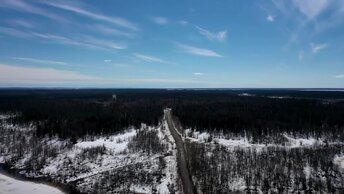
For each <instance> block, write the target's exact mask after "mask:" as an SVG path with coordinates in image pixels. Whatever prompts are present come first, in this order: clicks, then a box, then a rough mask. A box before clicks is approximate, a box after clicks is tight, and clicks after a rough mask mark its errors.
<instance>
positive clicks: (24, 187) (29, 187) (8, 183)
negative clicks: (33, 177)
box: [0, 173, 63, 194]
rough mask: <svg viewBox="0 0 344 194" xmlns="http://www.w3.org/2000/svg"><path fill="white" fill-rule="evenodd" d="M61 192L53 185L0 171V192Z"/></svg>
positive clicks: (18, 193) (54, 193)
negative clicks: (15, 177)
mask: <svg viewBox="0 0 344 194" xmlns="http://www.w3.org/2000/svg"><path fill="white" fill-rule="evenodd" d="M44 193H46V194H48V193H49V194H63V192H62V191H60V190H59V189H57V188H55V187H51V186H48V185H45V184H38V183H33V182H29V181H21V180H16V179H14V178H11V177H9V176H6V175H3V174H1V173H0V194H44Z"/></svg>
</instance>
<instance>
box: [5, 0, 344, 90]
mask: <svg viewBox="0 0 344 194" xmlns="http://www.w3.org/2000/svg"><path fill="white" fill-rule="evenodd" d="M0 86H2V87H13V86H20V87H114V88H126V87H130V88H136V87H137V88H144V87H149V88H190V87H191V88H192V87H196V88H208V87H210V88H243V87H249V88H256V87H258V88H259V87H264V88H266V87H271V88H275V87H277V88H278V87H288V88H290V87H301V88H303V87H316V88H319V87H326V88H340V87H344V0H273V1H268V0H256V1H251V0H242V1H236V0H232V1H230V0H212V1H206V0H201V1H200V0H197V1H196V0H195V1H179V0H174V1H172V0H165V1H149V0H146V1H134V0H126V1H120V0H118V1H116V0H113V1H110V0H98V1H91V0H83V1H81V0H80V1H43V0H26V1H24V0H0Z"/></svg>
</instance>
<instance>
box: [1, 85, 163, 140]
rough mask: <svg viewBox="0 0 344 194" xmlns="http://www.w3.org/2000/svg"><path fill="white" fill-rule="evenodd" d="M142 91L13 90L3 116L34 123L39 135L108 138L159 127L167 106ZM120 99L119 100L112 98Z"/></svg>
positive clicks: (4, 96) (3, 100)
mask: <svg viewBox="0 0 344 194" xmlns="http://www.w3.org/2000/svg"><path fill="white" fill-rule="evenodd" d="M140 93H141V91H136V92H134V91H129V92H125V91H116V93H115V92H114V91H112V90H80V91H79V90H13V91H12V90H10V91H1V92H0V110H1V112H7V113H8V112H9V113H17V114H18V116H17V117H14V118H13V119H12V123H14V124H15V123H18V124H21V123H28V122H31V123H34V124H35V125H36V126H37V135H38V136H43V135H46V134H49V135H56V134H57V135H58V136H59V137H62V138H65V137H67V138H72V139H77V138H79V137H82V136H84V135H96V134H108V133H114V132H117V131H121V130H123V129H124V128H127V127H129V126H135V127H140V126H141V123H146V124H148V125H157V124H158V122H159V119H160V118H161V116H162V110H163V105H162V104H161V103H159V102H156V101H154V100H152V99H151V98H150V94H149V92H148V91H147V93H144V94H143V95H140ZM113 94H115V95H116V99H114V98H113V97H112V95H113Z"/></svg>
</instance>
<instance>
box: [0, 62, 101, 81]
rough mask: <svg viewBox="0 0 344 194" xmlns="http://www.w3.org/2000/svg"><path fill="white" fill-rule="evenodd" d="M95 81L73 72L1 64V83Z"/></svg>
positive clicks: (90, 77) (92, 78)
mask: <svg viewBox="0 0 344 194" xmlns="http://www.w3.org/2000/svg"><path fill="white" fill-rule="evenodd" d="M95 79H96V78H94V77H92V76H86V75H82V74H80V73H77V72H73V71H66V70H59V69H54V68H38V67H23V66H18V65H8V64H0V80H1V83H7V84H30V83H36V84H42V83H43V84H51V83H75V82H86V81H87V82H92V81H94V80H95Z"/></svg>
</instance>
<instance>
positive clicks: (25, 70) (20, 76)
mask: <svg viewBox="0 0 344 194" xmlns="http://www.w3.org/2000/svg"><path fill="white" fill-rule="evenodd" d="M142 83H145V84H203V85H209V84H215V83H212V82H206V81H197V80H187V79H164V78H141V79H130V78H128V79H110V78H102V77H95V76H90V75H84V74H81V73H79V72H75V71H69V70H61V69H55V68H39V67H23V66H19V65H13V64H0V86H26V85H28V84H30V85H31V86H32V84H34V85H44V86H53V85H69V86H70V85H71V84H72V85H79V84H81V85H83V84H84V85H86V86H89V84H92V85H94V84H95V85H97V84H99V85H102V86H104V85H110V86H115V85H120V86H123V85H132V84H134V85H136V84H142Z"/></svg>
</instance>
